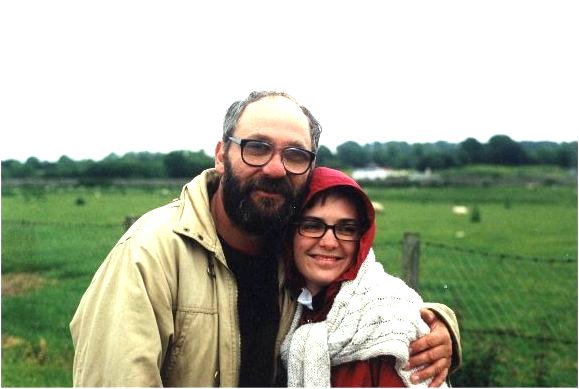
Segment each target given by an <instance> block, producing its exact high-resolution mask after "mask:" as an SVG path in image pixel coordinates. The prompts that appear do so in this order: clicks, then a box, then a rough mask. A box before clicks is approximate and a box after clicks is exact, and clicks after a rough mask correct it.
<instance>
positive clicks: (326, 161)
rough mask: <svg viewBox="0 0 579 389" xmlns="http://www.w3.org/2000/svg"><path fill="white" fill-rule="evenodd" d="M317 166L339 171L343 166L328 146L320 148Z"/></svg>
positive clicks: (317, 154)
mask: <svg viewBox="0 0 579 389" xmlns="http://www.w3.org/2000/svg"><path fill="white" fill-rule="evenodd" d="M316 166H326V167H331V168H334V169H339V168H340V167H341V164H340V161H338V158H336V156H335V155H334V154H333V153H332V151H331V150H330V149H329V148H327V147H326V146H320V147H319V148H318V152H317V153H316Z"/></svg>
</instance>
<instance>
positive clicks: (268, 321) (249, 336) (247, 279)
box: [220, 238, 280, 387]
mask: <svg viewBox="0 0 579 389" xmlns="http://www.w3.org/2000/svg"><path fill="white" fill-rule="evenodd" d="M220 240H221V244H222V246H223V251H224V253H225V258H226V259H227V265H228V266H229V268H230V269H231V271H232V272H233V274H234V275H235V278H236V280H237V291H238V292H237V308H238V315H239V331H240V337H241V368H240V373H239V386H240V387H267V386H272V385H273V384H274V383H273V379H274V378H273V366H274V365H273V364H274V349H275V340H276V336H277V331H278V328H279V316H280V313H279V306H278V282H277V267H278V265H277V260H276V256H275V255H267V254H266V255H261V256H260V255H257V256H255V255H247V254H245V253H243V252H240V251H237V250H235V249H234V248H232V247H231V246H229V245H228V244H227V243H226V242H225V241H224V240H223V239H221V238H220Z"/></svg>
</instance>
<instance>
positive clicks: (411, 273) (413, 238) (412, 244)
mask: <svg viewBox="0 0 579 389" xmlns="http://www.w3.org/2000/svg"><path fill="white" fill-rule="evenodd" d="M419 262H420V234H417V233H414V232H405V233H404V237H403V238H402V279H403V280H404V282H406V283H407V284H408V286H410V287H411V288H412V289H414V290H415V291H417V292H418V268H419Z"/></svg>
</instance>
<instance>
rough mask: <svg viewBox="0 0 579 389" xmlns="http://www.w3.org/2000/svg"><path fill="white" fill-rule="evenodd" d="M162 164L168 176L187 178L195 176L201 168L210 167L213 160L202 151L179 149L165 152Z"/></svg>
mask: <svg viewBox="0 0 579 389" xmlns="http://www.w3.org/2000/svg"><path fill="white" fill-rule="evenodd" d="M164 165H165V170H166V172H167V176H168V177H171V178H187V177H193V176H196V175H198V174H199V173H201V172H202V171H203V170H205V169H207V168H210V167H212V166H213V165H214V161H213V158H210V157H208V156H207V154H205V152H204V151H198V152H191V151H185V150H179V151H172V152H170V153H169V154H167V155H166V156H165V159H164Z"/></svg>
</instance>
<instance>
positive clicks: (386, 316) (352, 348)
mask: <svg viewBox="0 0 579 389" xmlns="http://www.w3.org/2000/svg"><path fill="white" fill-rule="evenodd" d="M421 307H422V299H421V298H420V296H419V295H418V294H417V293H416V292H415V291H414V290H413V289H411V288H410V287H408V286H407V285H406V284H405V283H404V282H403V281H402V280H400V279H398V278H396V277H393V276H391V275H389V274H387V273H386V272H385V271H384V268H383V267H382V265H381V264H380V263H378V262H376V259H375V257H374V253H373V251H372V250H371V251H370V253H369V255H368V258H366V260H365V261H364V263H363V264H362V266H361V268H360V270H359V272H358V275H357V276H356V279H354V280H352V281H347V282H344V283H343V284H342V286H341V289H340V291H339V292H338V294H337V295H336V298H335V300H334V303H333V305H332V308H331V310H330V312H329V313H328V316H327V318H326V320H325V321H322V322H318V323H310V324H304V325H302V326H300V327H299V328H298V322H299V319H300V317H301V314H302V310H303V306H302V305H301V304H298V308H297V310H296V314H295V316H294V318H293V322H292V326H291V329H290V331H289V333H288V335H287V336H286V338H285V340H284V342H283V344H282V349H281V357H282V361H283V362H284V364H285V365H286V367H287V373H288V386H290V387H329V386H330V366H335V365H340V364H343V363H346V362H351V361H358V360H367V359H370V358H373V357H377V356H380V355H392V356H394V357H395V358H396V371H397V373H398V374H399V375H400V377H401V378H402V380H403V381H404V383H405V384H406V385H407V386H414V385H412V384H411V382H410V376H411V374H412V373H413V372H414V371H416V369H415V370H410V371H407V370H404V369H403V367H404V366H405V365H406V363H407V362H408V358H409V344H410V342H411V341H413V340H415V339H417V338H419V337H421V336H422V335H425V334H427V333H428V332H429V331H430V330H429V328H428V326H427V325H426V323H424V321H423V320H422V319H421V317H420V308H421ZM428 383H429V381H427V382H423V383H421V384H420V385H417V386H423V387H426V386H428Z"/></svg>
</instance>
